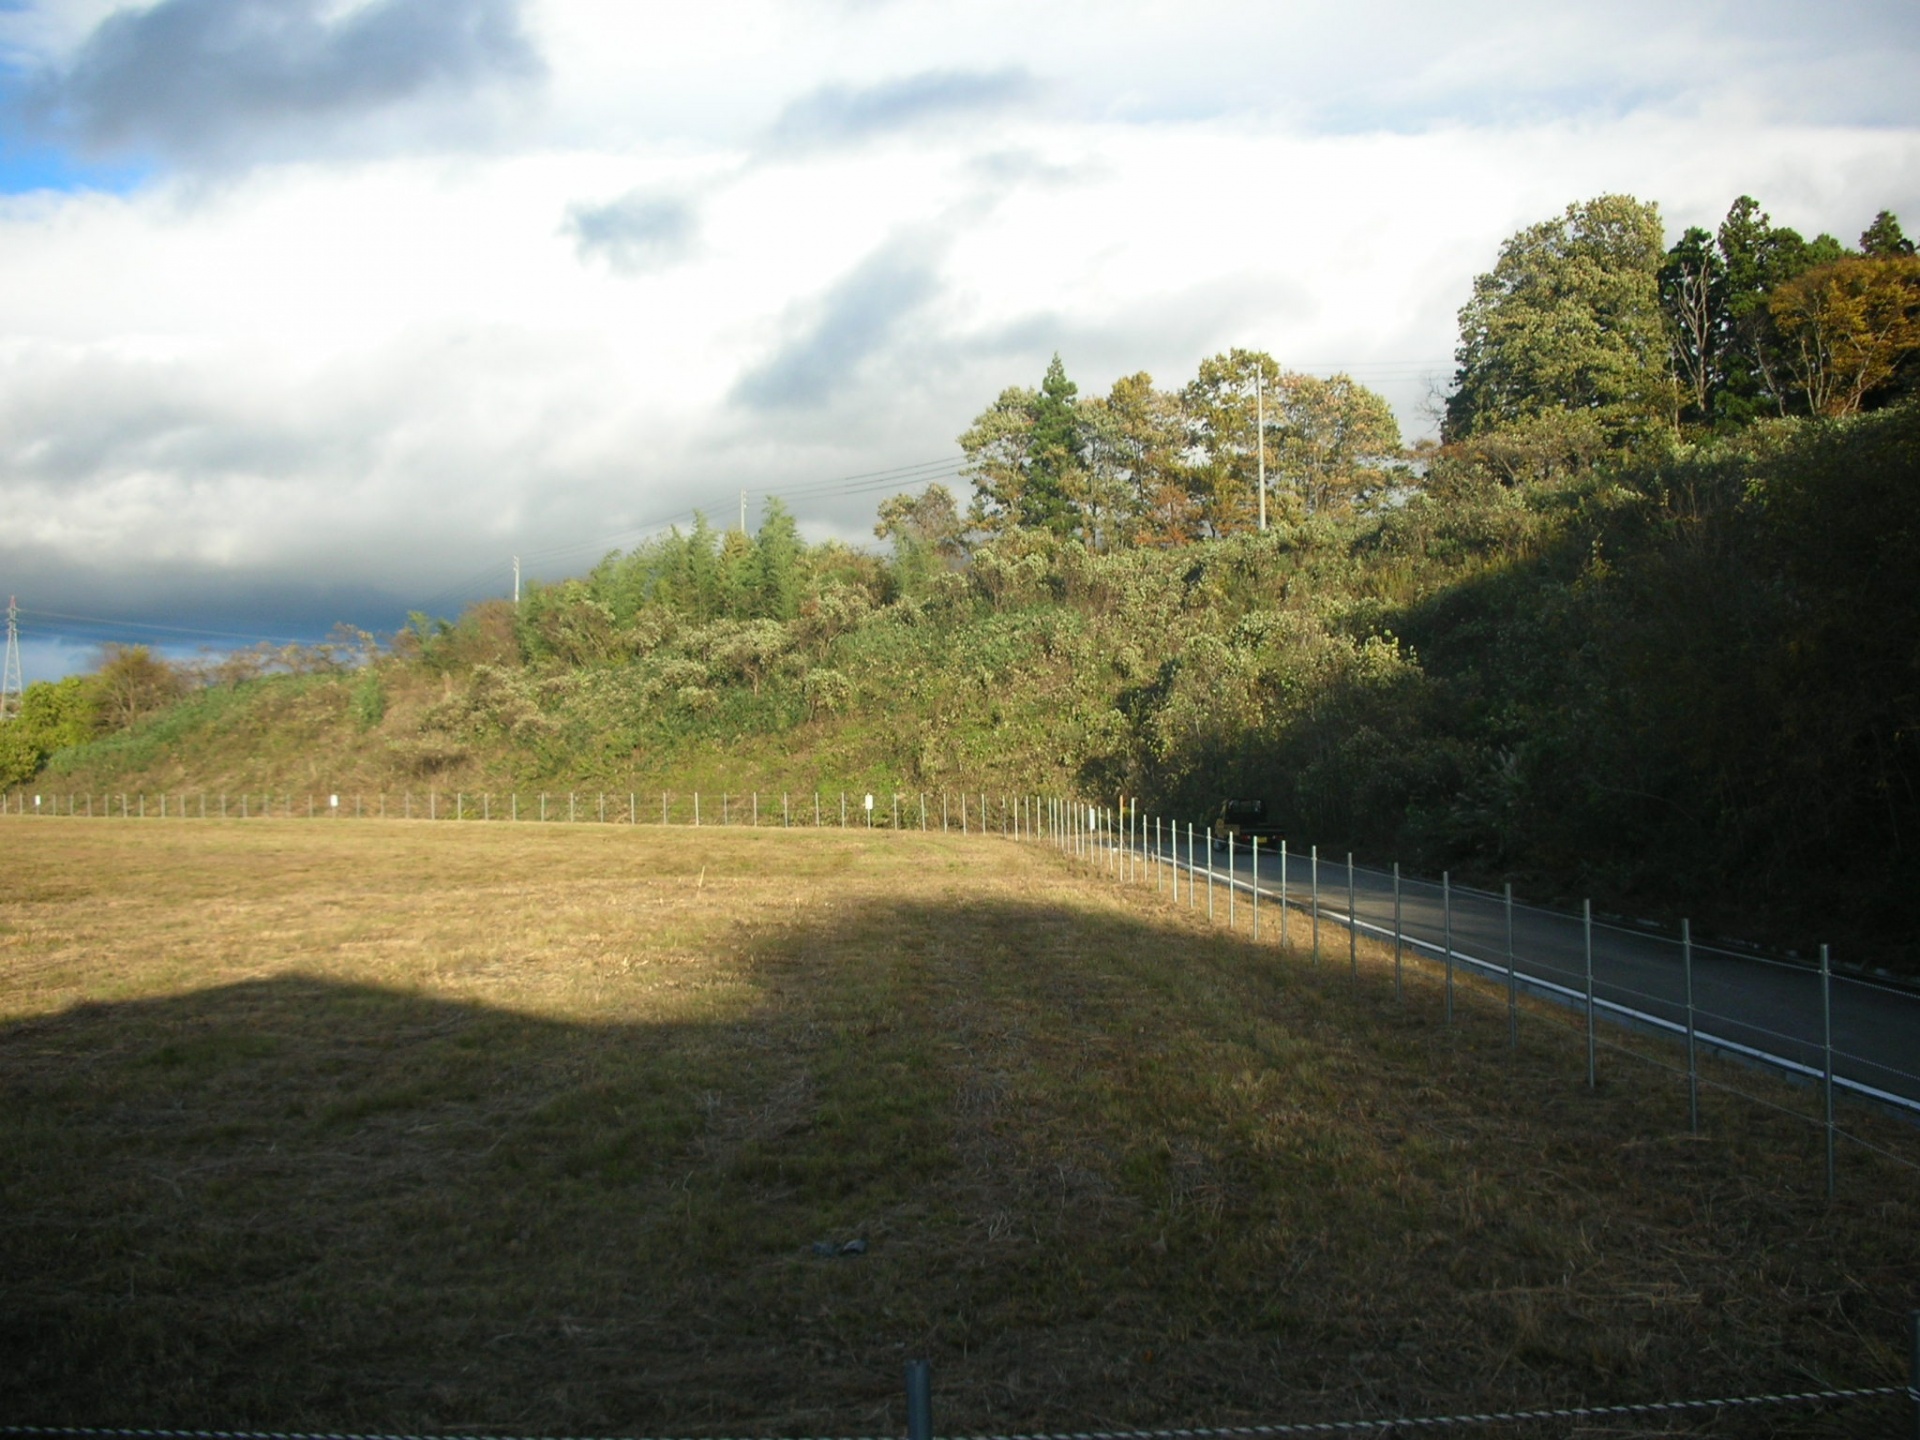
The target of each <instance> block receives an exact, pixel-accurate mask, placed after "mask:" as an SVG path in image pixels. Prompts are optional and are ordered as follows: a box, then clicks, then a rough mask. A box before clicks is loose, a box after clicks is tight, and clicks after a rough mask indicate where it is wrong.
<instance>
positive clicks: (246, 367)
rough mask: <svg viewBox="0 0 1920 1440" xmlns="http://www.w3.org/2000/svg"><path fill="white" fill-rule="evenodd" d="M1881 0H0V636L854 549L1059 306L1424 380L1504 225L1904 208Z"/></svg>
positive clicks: (372, 609) (1176, 369) (1288, 359)
mask: <svg viewBox="0 0 1920 1440" xmlns="http://www.w3.org/2000/svg"><path fill="white" fill-rule="evenodd" d="M1916 74H1920V6H1916V5H1914V4H1913V3H1911V0H1889V3H1853V4H1849V3H1845V0H1841V3H1835V4H1828V5H1825V6H1818V7H1815V6H1807V5H1804V4H1786V3H1776V0H1745V3H1741V4H1738V5H1735V4H1721V3H1696V4H1693V5H1689V6H1675V5H1672V4H1670V3H1659V4H1652V3H1641V0H1613V3H1608V4H1605V5H1599V4H1591V5H1588V4H1567V5H1559V6H1536V5H1523V4H1519V3H1511V0H1501V3H1490V0H1462V3H1456V4H1453V5H1448V6H1434V5H1430V4H1410V3H1404V0H1347V3H1342V4H1338V5H1333V4H1300V3H1291V4H1289V3H1280V4H1275V3H1257V4H1256V3H1219V0H1182V3H1179V4H1168V3H1126V0H1105V3H1100V4H1085V3H1076V0H1055V3H1051V4H1048V5H1044V6H1035V5H1031V4H1019V5H1015V4H1011V3H1004V4H1003V3H997V0H975V3H969V4H965V5H955V4H952V3H950V0H949V3H939V4H935V3H920V0H777V3H774V0H769V3H752V0H742V3H733V0H709V3H704V4H700V5H665V4H632V3H616V0H601V3H588V0H159V3H157V4H136V5H125V4H116V3H112V0H54V3H34V0H0V494H4V497H5V505H4V511H0V582H3V583H4V587H5V591H6V593H8V594H11V595H13V596H15V597H17V600H18V603H19V606H20V627H21V636H22V646H23V662H24V669H25V671H26V677H27V679H28V680H29V681H33V680H36V679H48V678H54V677H55V676H57V675H59V674H62V673H67V672H69V671H71V670H74V669H83V668H86V667H87V666H88V665H89V664H90V663H91V660H92V658H93V654H94V649H95V647H96V646H97V645H98V644H99V643H100V642H102V641H119V642H144V643H152V644H155V645H159V646H161V647H162V648H164V649H165V650H167V651H168V652H169V653H174V654H185V653H192V652H193V651H194V650H195V649H196V648H198V647H212V648H220V647H224V646H230V645H236V644H245V643H248V642H250V641H252V640H255V639H275V640H281V639H304V640H311V639H316V638H319V637H320V636H322V635H324V634H325V633H326V631H327V630H328V629H329V628H330V627H331V626H332V625H333V624H334V623H335V622H337V621H344V622H348V623H352V624H356V625H360V626H363V627H365V628H368V629H371V630H374V631H376V632H390V631H392V630H393V629H394V628H396V627H397V626H399V625H400V624H402V623H404V621H405V618H406V616H407V614H408V613H409V612H410V611H415V610H419V611H425V612H427V613H430V614H434V615H446V616H451V615H454V614H457V613H458V611H459V610H460V609H461V607H462V606H464V605H465V604H467V603H470V602H472V601H474V600H477V599H481V598H485V597H488V596H497V595H505V594H508V593H510V591H511V587H512V583H513V581H512V565H513V557H514V556H516V555H518V556H520V557H521V563H522V567H523V571H524V573H525V574H526V576H528V577H529V578H536V577H537V578H543V579H548V580H553V579H559V578H562V577H564V576H567V575H570V574H578V573H581V572H583V571H584V570H585V569H587V568H588V567H590V566H591V565H592V564H593V563H594V562H595V561H596V560H598V559H599V558H600V557H601V556H602V555H604V554H606V553H607V552H608V551H609V550H612V549H615V548H625V547H627V546H630V545H632V544H634V543H635V542H636V541H638V540H639V539H641V538H644V537H645V536H646V535H647V534H650V533H653V532H655V531H657V530H658V529H660V528H662V527H663V526H665V525H667V524H670V523H679V524H682V525H684V524H686V523H687V522H688V521H689V520H690V519H691V516H692V513H693V512H694V510H696V509H701V510H704V511H705V512H706V513H707V514H708V515H709V516H710V517H712V518H714V519H715V520H716V522H719V523H737V520H738V516H739V512H740V506H741V502H742V496H743V494H744V496H745V500H746V504H747V508H748V520H749V524H750V525H757V524H758V518H759V514H760V509H761V506H762V505H763V504H764V502H765V499H766V497H768V496H769V495H778V496H780V497H781V498H782V499H783V500H784V501H785V503H786V504H787V506H788V508H789V509H791V510H792V511H794V513H795V514H796V515H797V516H798V517H799V519H800V521H801V527H802V530H803V532H804V533H806V534H807V535H808V536H809V537H810V538H812V539H815V540H819V539H825V538H828V537H838V538H841V539H845V540H849V541H854V542H859V543H873V542H872V540H871V529H872V523H873V517H874V510H875V507H876V506H877V504H878V502H879V501H880V500H881V499H883V498H884V497H885V496H886V495H888V494H891V493H894V492H896V491H898V490H902V489H916V488H918V487H919V486H921V485H924V484H926V483H929V482H931V481H935V480H938V481H942V482H943V483H946V484H947V485H949V487H950V488H952V489H954V490H955V492H956V494H958V495H960V496H961V497H962V499H964V498H965V496H966V493H967V492H966V486H965V482H964V480H962V479H960V478H959V476H958V463H959V459H960V456H959V450H958V447H957V445H956V443H955V440H956V437H957V436H958V435H959V434H960V433H961V432H962V431H963V430H964V429H965V428H966V427H967V425H968V424H969V423H970V421H971V420H972V418H973V417H974V416H975V415H976V414H978V413H979V412H980V411H981V410H982V409H983V408H985V406H986V405H987V404H988V403H990V402H991V401H992V400H993V398H994V397H995V396H996V395H997V394H998V393H999V392H1000V391H1001V390H1002V389H1003V388H1005V387H1007V386H1009V385H1034V384H1037V383H1038V381H1039V379H1040V377H1041V375H1042V374H1043V373H1044V371H1045V369H1046V365H1047V362H1048V359H1049V358H1050V357H1051V356H1052V355H1053V354H1055V353H1058V354H1059V355H1060V356H1061V358H1062V361H1063V362H1064V364H1065V366H1066V369H1067V373H1068V374H1069V376H1071V377H1072V378H1073V379H1074V380H1075V381H1076V382H1078V384H1079V386H1080V389H1081V393H1082V394H1097V393H1104V392H1105V390H1106V389H1107V388H1108V387H1109V386H1110V385H1111V384H1112V382H1113V381H1114V380H1115V379H1117V378H1118V377H1120V376H1122V375H1127V374H1132V373H1134V372H1136V371H1140V370H1145V371H1148V372H1150V373H1151V374H1152V375H1153V376H1154V378H1155V380H1156V381H1157V382H1158V383H1159V384H1161V385H1163V386H1166V387H1169V388H1174V387H1178V386H1179V385H1180V384H1182V383H1184V382H1185V381H1186V380H1187V379H1188V378H1190V377H1191V376H1192V375H1193V373H1194V372H1195V370H1196V369H1197V368H1198V365H1199V363H1200V361H1201V360H1202V359H1203V358H1205V357H1206V356H1209V355H1212V354H1215V353H1218V352H1221V351H1224V350H1226V349H1228V348H1230V347H1233V346H1247V347H1252V348H1258V349H1263V350H1266V351H1268V352H1270V353H1271V354H1272V355H1274V357H1275V358H1276V359H1277V360H1279V362H1280V363H1281V364H1282V365H1284V366H1287V367H1288V368H1291V369H1295V370H1303V371H1307V372H1310V373H1316V374H1330V373H1333V372H1334V371H1346V372H1348V373H1350V374H1352V375H1353V376H1355V377H1356V378H1357V379H1359V380H1360V381H1362V382H1363V383H1365V384H1368V385H1370V386H1372V387H1373V388H1374V389H1376V390H1379V391H1380V392H1381V393H1382V394H1384V395H1385V396H1387V398H1388V399H1389V400H1391V401H1392V403H1393V405H1394V407H1395V409H1396V411H1397V413H1398V414H1399V417H1400V421H1401V425H1402V427H1403V429H1404V431H1405V433H1406V434H1407V436H1408V437H1409V438H1413V437H1416V436H1419V435H1423V434H1430V433H1432V432H1433V429H1434V420H1433V401H1434V398H1435V396H1436V395H1439V394H1441V393H1443V392H1444V390H1445V388H1446V386H1447V383H1448V380H1449V378H1450V375H1451V371H1452V354H1453V348H1454V344H1455V339H1456V314H1457V311H1458V310H1459V307H1460V306H1461V305H1462V304H1463V303H1464V302H1465V301H1466V299H1467V297H1468V294H1469V292H1470V289H1471V285H1472V281H1473V277H1474V275H1475V274H1476V273H1478V272H1480V271H1483V270H1486V269H1488V268H1489V267H1490V266H1491V265H1492V263H1493V260H1494V258H1495V255H1496V254H1497V251H1498V248H1499V245H1500V242H1501V241H1502V240H1503V239H1505V238H1506V237H1507V236H1509V235H1511V234H1512V233H1514V232H1515V231H1516V230H1518V229H1520V228H1521V227H1523V226H1525V225H1529V224H1532V223H1534V222H1535V221H1538V220H1542V219H1545V218H1548V217H1550V216H1552V215H1555V214H1558V213H1559V212H1561V211H1562V210H1564V208H1565V207H1566V206H1567V205H1568V204H1570V203H1573V202H1576V201H1579V200H1584V199H1587V198H1590V197H1592V196H1595V195H1600V194H1606V193H1614V192H1625V193H1628V194H1632V195H1635V196H1637V197H1639V198H1640V199H1642V200H1651V201H1657V202H1658V203H1659V205H1660V208H1661V212H1662V215H1663V217H1664V219H1665V222H1666V225H1667V232H1668V236H1669V239H1670V240H1671V239H1672V238H1674V237H1677V236H1678V234H1679V233H1680V231H1681V230H1682V229H1683V228H1685V227H1686V226H1688V225H1695V224H1698V225H1705V226H1709V227H1711V226H1713V225H1715V224H1716V223H1717V222H1718V220H1719V219H1720V217H1721V216H1722V215H1724V214H1725V212H1726V210H1727V207H1728V205H1729V204H1730V203H1731V202H1732V201H1733V200H1734V199H1735V198H1736V197H1737V196H1740V195H1743V194H1750V195H1752V196H1754V197H1755V198H1757V199H1758V200H1759V201H1760V202H1761V204H1762V206H1763V207H1764V208H1765V209H1766V210H1767V211H1768V212H1769V213H1770V214H1771V215H1772V216H1773V218H1774V220H1775V221H1776V222H1777V223H1781V224H1789V225H1793V226H1795V227H1796V228H1799V229H1800V230H1802V231H1803V232H1804V233H1806V234H1809V235H1811V234H1813V233H1816V232H1819V231H1829V232H1831V233H1833V234H1835V235H1837V236H1839V237H1840V238H1841V239H1842V240H1844V241H1847V242H1849V243H1851V242H1852V241H1853V240H1854V239H1855V238H1856V237H1857V236H1858V234H1859V233H1860V231H1861V230H1862V229H1864V228H1865V227H1866V226H1867V224H1868V223H1869V222H1870V221H1871V220H1872V219H1873V216H1874V215H1875V213H1876V212H1878V211H1880V210H1882V209H1890V210H1892V211H1894V212H1895V213H1896V214H1898V215H1900V216H1902V217H1903V218H1904V219H1905V220H1906V221H1907V222H1908V224H1909V226H1910V228H1911V229H1913V230H1916V231H1920V86H1916V85H1915V84H1914V83H1913V76H1914V75H1916Z"/></svg>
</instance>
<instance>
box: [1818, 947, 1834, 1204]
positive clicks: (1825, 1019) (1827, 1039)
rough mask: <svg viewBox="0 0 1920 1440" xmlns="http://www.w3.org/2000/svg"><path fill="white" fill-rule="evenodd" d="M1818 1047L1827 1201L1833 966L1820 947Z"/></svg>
mask: <svg viewBox="0 0 1920 1440" xmlns="http://www.w3.org/2000/svg"><path fill="white" fill-rule="evenodd" d="M1820 1046H1821V1049H1822V1051H1823V1052H1824V1053H1825V1056H1826V1066H1825V1075H1824V1079H1823V1083H1822V1085H1821V1087H1820V1089H1821V1092H1822V1096H1821V1098H1822V1101H1823V1102H1824V1107H1825V1109H1826V1112H1827V1199H1829V1200H1831V1199H1833V965H1832V963H1831V962H1830V961H1829V960H1828V958H1827V947H1826V946H1824V945H1822V946H1821V947H1820Z"/></svg>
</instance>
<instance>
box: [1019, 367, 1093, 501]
mask: <svg viewBox="0 0 1920 1440" xmlns="http://www.w3.org/2000/svg"><path fill="white" fill-rule="evenodd" d="M1079 393H1080V387H1079V386H1078V385H1076V384H1074V383H1073V381H1071V380H1069V379H1068V378H1067V370H1066V367H1065V366H1064V365H1062V364H1061V363H1060V356H1059V355H1058V354H1057V353H1056V354H1055V355H1054V357H1053V359H1052V360H1051V361H1050V362H1049V363H1048V365H1047V373H1046V377H1045V378H1044V379H1043V380H1041V382H1040V393H1039V396H1038V398H1037V399H1036V400H1035V402H1034V407H1033V435H1032V439H1031V441H1030V442H1029V448H1028V452H1027V486H1026V492H1025V495H1024V497H1023V503H1022V507H1021V508H1022V514H1021V521H1022V523H1023V524H1026V525H1031V526H1034V527H1036V528H1040V529H1046V530H1051V531H1053V533H1054V534H1056V535H1071V534H1073V533H1075V532H1076V531H1077V530H1078V529H1079V528H1080V513H1079V512H1080V505H1079V501H1080V497H1081V491H1082V488H1083V485H1084V480H1085V474H1084V471H1085V465H1084V447H1085V443H1086V436H1085V435H1084V434H1083V432H1082V430H1081V425H1080V414H1079V407H1078V405H1077V403H1076V397H1077V396H1078V395H1079Z"/></svg>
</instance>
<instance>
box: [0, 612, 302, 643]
mask: <svg viewBox="0 0 1920 1440" xmlns="http://www.w3.org/2000/svg"><path fill="white" fill-rule="evenodd" d="M19 613H20V614H22V615H31V616H34V617H36V618H37V619H41V620H69V621H74V622H77V623H79V624H83V625H105V626H109V627H113V628H118V629H131V630H155V631H159V632H161V633H163V634H168V635H199V636H204V637H206V638H208V639H215V640H264V641H267V642H268V643H269V644H273V645H301V644H305V643H306V642H305V641H303V640H300V639H298V638H296V637H295V636H291V635H257V634H249V633H247V632H245V631H241V630H194V629H189V628H188V627H186V626H184V625H161V624H158V623H156V622H154V621H151V620H130V619H127V618H126V617H124V616H110V615H74V614H70V613H68V612H67V611H64V610H30V609H28V608H27V607H25V606H21V607H20V610H19Z"/></svg>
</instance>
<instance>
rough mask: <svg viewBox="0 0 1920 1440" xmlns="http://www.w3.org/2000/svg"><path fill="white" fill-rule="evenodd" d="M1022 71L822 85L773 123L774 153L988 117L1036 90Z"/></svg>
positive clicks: (923, 74)
mask: <svg viewBox="0 0 1920 1440" xmlns="http://www.w3.org/2000/svg"><path fill="white" fill-rule="evenodd" d="M1038 88H1039V87H1038V86H1037V85H1036V83H1035V82H1034V79H1033V77H1032V76H1031V75H1029V74H1028V73H1027V72H1026V71H1025V70H1018V69H1010V70H989V71H967V70H927V71H923V72H921V73H920V74H918V75H909V76H907V77H906V78H905V79H901V80H889V81H887V82H885V83H884V84H880V85H870V86H867V87H864V88H859V89H856V88H854V87H852V86H847V85H828V86H825V87H823V88H822V89H819V90H816V91H814V92H813V93H812V94H811V95H807V96H803V97H802V98H801V99H799V100H796V101H794V102H793V103H792V104H791V105H789V106H787V108H786V109H784V110H782V111H781V112H780V116H779V118H778V119H777V120H775V121H774V123H773V129H772V132H771V134H770V137H769V139H770V141H771V144H772V146H773V148H774V149H776V150H812V149H819V148H826V147H831V146H835V145H847V144H857V143H858V142H860V141H862V140H867V139H871V138H873V137H875V136H880V135H890V134H893V133H895V132H896V131H900V130H907V129H912V128H915V127H917V126H921V125H926V124H930V123H934V122H938V121H942V120H952V119H959V118H965V117H976V116H980V115H986V114H992V113H994V112H996V111H1000V110H1006V109H1008V108H1010V107H1013V106H1016V105H1019V104H1022V103H1024V102H1026V101H1028V100H1030V99H1032V98H1033V97H1034V95H1035V94H1036V93H1037V91H1038Z"/></svg>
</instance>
